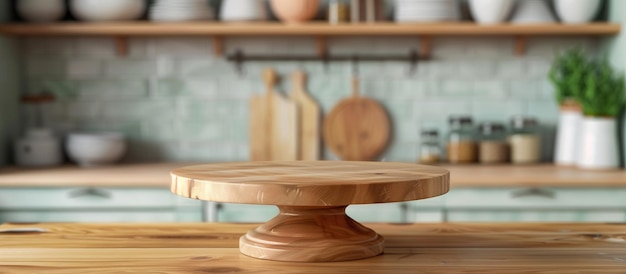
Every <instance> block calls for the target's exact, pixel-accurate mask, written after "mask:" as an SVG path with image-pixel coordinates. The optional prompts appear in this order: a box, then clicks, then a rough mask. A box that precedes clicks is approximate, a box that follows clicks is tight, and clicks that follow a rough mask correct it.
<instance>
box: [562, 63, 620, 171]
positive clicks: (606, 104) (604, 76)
mask: <svg viewBox="0 0 626 274" xmlns="http://www.w3.org/2000/svg"><path fill="white" fill-rule="evenodd" d="M574 95H575V97H576V100H577V101H578V102H579V104H580V105H581V107H582V111H583V114H584V118H583V121H582V125H581V131H580V133H581V135H580V136H581V140H580V148H581V149H580V150H579V153H578V160H577V164H578V166H579V167H581V168H588V169H612V168H617V167H618V166H619V151H618V150H619V148H618V145H617V116H618V115H619V114H620V113H621V110H622V108H623V107H624V102H625V101H624V100H625V99H624V98H625V94H624V73H623V72H616V71H615V70H614V69H613V68H612V67H611V65H610V64H609V63H608V61H606V60H604V61H601V62H597V63H594V64H593V65H591V70H590V71H589V72H588V73H587V74H586V77H585V85H584V88H581V89H578V90H576V92H575V94H574Z"/></svg>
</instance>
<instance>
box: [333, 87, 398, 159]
mask: <svg viewBox="0 0 626 274" xmlns="http://www.w3.org/2000/svg"><path fill="white" fill-rule="evenodd" d="M352 86H353V92H352V97H350V98H347V99H344V100H342V101H341V102H339V104H338V105H337V106H335V107H334V108H333V109H332V110H331V111H330V113H329V114H328V115H327V116H326V118H325V119H324V128H323V137H324V142H325V143H326V145H327V146H328V147H329V148H330V149H331V150H332V151H333V152H334V153H335V154H336V155H337V156H339V157H340V158H341V159H342V160H346V161H373V160H376V159H377V158H378V157H379V156H380V154H382V153H383V152H384V150H385V148H387V145H388V144H389V140H390V138H391V123H390V121H389V116H388V115H387V112H386V111H385V108H383V106H382V105H380V104H379V103H378V102H376V101H375V100H373V99H370V98H365V97H361V96H359V92H358V80H357V79H356V78H355V79H353V80H352Z"/></svg>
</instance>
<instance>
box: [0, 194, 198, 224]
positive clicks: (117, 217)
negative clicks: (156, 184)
mask: <svg viewBox="0 0 626 274" xmlns="http://www.w3.org/2000/svg"><path fill="white" fill-rule="evenodd" d="M173 221H181V222H196V221H202V202H201V201H198V200H192V199H186V198H182V197H179V196H176V195H174V194H172V193H171V192H170V191H169V190H168V189H165V188H102V187H97V188H92V187H85V188H2V189H0V222H173Z"/></svg>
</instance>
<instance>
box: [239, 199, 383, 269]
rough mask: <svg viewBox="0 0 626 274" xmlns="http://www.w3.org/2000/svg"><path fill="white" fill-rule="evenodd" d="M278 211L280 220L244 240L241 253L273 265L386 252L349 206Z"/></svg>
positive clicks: (341, 258) (289, 207)
mask: <svg viewBox="0 0 626 274" xmlns="http://www.w3.org/2000/svg"><path fill="white" fill-rule="evenodd" d="M278 208H279V209H280V213H279V214H278V216H276V217H274V218H273V219H271V220H269V221H268V222H267V223H265V224H263V225H261V226H259V227H257V228H256V229H254V230H251V231H249V232H248V233H247V234H246V235H244V236H242V237H241V239H240V240H239V249H240V251H241V253H243V254H245V255H247V256H250V257H254V258H258V259H265V260H273V261H287V262H334V261H349V260H358V259H365V258H369V257H373V256H376V255H379V254H381V253H382V252H383V249H384V240H383V237H382V236H380V235H378V234H377V233H376V232H375V231H373V230H371V229H369V228H367V227H365V226H363V225H361V224H360V223H358V222H357V221H355V220H353V219H352V218H350V217H349V216H348V215H346V211H345V210H346V206H339V207H306V206H278Z"/></svg>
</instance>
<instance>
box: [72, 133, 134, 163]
mask: <svg viewBox="0 0 626 274" xmlns="http://www.w3.org/2000/svg"><path fill="white" fill-rule="evenodd" d="M66 149H67V154H68V156H69V157H70V159H72V161H74V162H76V163H77V164H78V165H80V166H84V167H91V166H102V165H110V164H113V163H116V162H119V160H121V159H122V157H123V156H124V153H125V152H126V140H125V138H124V135H122V134H120V133H116V132H103V133H70V134H69V135H68V138H67V144H66Z"/></svg>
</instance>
